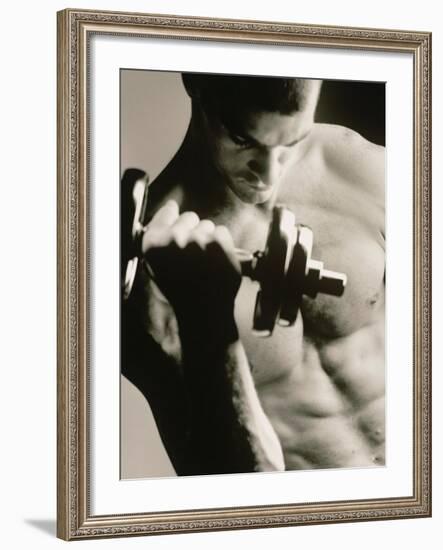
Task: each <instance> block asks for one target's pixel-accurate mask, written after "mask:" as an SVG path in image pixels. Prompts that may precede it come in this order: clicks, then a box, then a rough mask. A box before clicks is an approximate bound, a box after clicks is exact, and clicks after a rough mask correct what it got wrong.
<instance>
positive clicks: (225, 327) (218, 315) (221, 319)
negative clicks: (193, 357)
mask: <svg viewBox="0 0 443 550" xmlns="http://www.w3.org/2000/svg"><path fill="white" fill-rule="evenodd" d="M176 316H177V323H178V328H179V333H180V337H181V340H182V347H183V348H184V351H185V350H187V351H190V350H191V351H192V352H193V353H195V352H197V353H203V352H204V351H205V350H206V351H211V350H212V351H217V350H219V349H220V348H221V347H226V346H228V345H230V344H232V343H234V342H236V341H237V340H238V337H239V335H238V329H237V323H236V322H235V318H234V308H233V306H230V307H229V305H225V306H224V307H217V308H215V307H211V308H208V307H194V308H193V309H192V310H188V311H187V312H181V313H176ZM194 346H195V349H193V348H194Z"/></svg>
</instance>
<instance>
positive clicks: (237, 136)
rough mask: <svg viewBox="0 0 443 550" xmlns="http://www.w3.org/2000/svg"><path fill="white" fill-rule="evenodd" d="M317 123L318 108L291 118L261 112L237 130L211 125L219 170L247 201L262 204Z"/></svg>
mask: <svg viewBox="0 0 443 550" xmlns="http://www.w3.org/2000/svg"><path fill="white" fill-rule="evenodd" d="M313 123H314V108H312V107H307V108H306V109H304V110H301V111H296V112H294V113H292V114H289V115H282V114H280V113H278V112H267V111H265V112H259V113H252V114H250V115H248V116H247V117H246V118H245V119H244V120H243V121H242V122H241V123H240V124H239V126H238V127H237V128H235V130H234V129H231V128H230V129H228V128H226V127H225V126H223V125H222V124H221V123H215V122H208V125H207V127H208V132H207V136H206V137H207V138H208V141H209V145H210V150H211V153H212V157H213V162H214V164H215V167H216V169H217V170H218V172H219V173H220V174H221V176H222V177H223V179H224V181H225V183H226V185H228V187H229V188H230V189H231V190H232V191H233V192H234V193H235V195H236V196H237V197H238V198H240V199H241V200H242V201H243V202H246V203H250V204H261V203H264V202H266V201H267V200H269V199H270V198H271V197H272V195H273V193H274V192H275V191H276V189H277V188H278V186H279V183H280V181H281V179H282V177H283V175H284V173H285V169H286V168H287V167H288V164H289V162H290V161H291V160H293V159H294V157H295V153H296V151H297V150H300V146H302V145H301V144H302V142H303V140H304V139H305V138H306V137H307V136H308V135H309V133H310V131H311V128H312V126H313Z"/></svg>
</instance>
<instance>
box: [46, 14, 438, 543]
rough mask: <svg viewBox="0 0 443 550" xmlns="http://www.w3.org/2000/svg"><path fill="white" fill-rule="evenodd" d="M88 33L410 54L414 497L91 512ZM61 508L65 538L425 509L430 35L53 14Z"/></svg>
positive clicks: (397, 514) (401, 514) (399, 514)
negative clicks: (55, 35) (55, 21)
mask: <svg viewBox="0 0 443 550" xmlns="http://www.w3.org/2000/svg"><path fill="white" fill-rule="evenodd" d="M94 33H100V34H125V35H133V36H134V35H138V36H150V37H164V36H167V37H170V38H182V39H198V40H217V41H236V42H248V43H253V44H258V43H266V44H287V45H309V46H316V47H321V48H327V47H334V48H348V49H349V48H350V49H365V50H379V51H383V52H408V53H411V54H412V55H413V60H414V83H413V87H414V245H413V246H414V297H413V302H414V306H413V307H414V319H415V323H414V334H413V342H414V464H413V496H411V497H405V498H392V499H380V500H359V501H352V502H351V501H350V502H344V501H340V502H327V503H321V504H315V503H314V504H294V505H283V506H257V507H256V506H254V507H249V508H227V509H226V508H224V509H209V510H190V511H186V512H171V513H167V512H166V513H165V512H161V513H160V512H159V513H149V514H145V513H137V514H134V515H112V516H92V515H91V514H90V511H89V505H88V459H87V444H88V441H87V438H88V436H87V433H88V430H87V426H88V416H87V399H88V391H87V378H88V376H87V369H88V351H87V350H88V346H87V343H88V322H89V318H88V271H87V269H88V268H87V265H88V263H87V254H88V224H87V220H88V199H87V197H88V192H87V189H88V167H87V162H86V159H87V146H88V128H87V110H88V103H87V81H86V75H87V50H88V40H89V38H90V37H91V35H92V34H94ZM57 68H58V172H57V178H58V219H57V222H58V224H57V225H58V250H57V252H58V317H57V323H58V394H57V395H58V402H57V404H58V473H57V485H58V508H57V525H58V527H57V533H58V536H59V537H61V538H63V539H65V540H71V539H81V538H92V537H110V536H125V535H126V536H127V535H135V534H146V535H147V534H161V533H183V532H192V531H215V530H227V529H246V528H254V527H271V526H289V525H299V524H305V525H306V524H317V523H331V522H349V521H366V520H371V519H372V520H377V519H396V518H413V517H426V516H430V515H431V435H430V429H431V403H430V399H431V354H430V346H431V280H430V277H431V252H430V246H431V34H430V33H427V32H409V31H393V30H374V29H362V28H358V29H357V28H345V27H327V26H313V25H298V24H287V23H270V22H259V21H233V20H220V19H205V18H196V17H176V16H164V15H145V14H136V13H131V14H128V13H115V12H95V11H89V10H75V9H74V10H64V11H61V12H59V13H58V64H57Z"/></svg>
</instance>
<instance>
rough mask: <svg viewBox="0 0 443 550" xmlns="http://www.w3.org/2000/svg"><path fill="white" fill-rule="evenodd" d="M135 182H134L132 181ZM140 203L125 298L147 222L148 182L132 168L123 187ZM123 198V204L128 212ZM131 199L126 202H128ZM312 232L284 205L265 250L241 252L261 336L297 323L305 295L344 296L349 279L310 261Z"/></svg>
mask: <svg viewBox="0 0 443 550" xmlns="http://www.w3.org/2000/svg"><path fill="white" fill-rule="evenodd" d="M131 180H132V181H131ZM134 180H135V183H134V184H133V186H132V201H133V206H134V205H135V212H134V218H133V222H132V227H131V235H132V250H133V251H134V257H133V258H131V259H129V260H128V262H127V266H126V272H125V274H124V286H123V297H124V298H125V299H127V298H128V297H129V295H130V293H131V290H132V286H133V283H134V279H135V276H136V272H137V268H138V262H139V259H138V255H137V252H138V251H139V250H140V247H141V242H140V241H141V238H142V236H143V231H144V228H145V227H146V225H147V223H148V219H147V204H148V189H149V185H148V183H149V182H148V178H147V176H146V174H144V172H141V171H140V170H127V171H126V173H125V175H124V177H123V184H124V185H125V186H127V185H128V182H129V183H130V184H131V183H133V182H134ZM124 202H125V201H124V197H122V205H123V207H124V208H125V206H127V204H124ZM127 202H128V201H127V200H126V203H127ZM313 241H314V238H313V232H312V230H311V229H310V228H309V227H307V226H305V225H301V224H298V225H297V224H296V220H295V215H294V213H293V212H292V211H291V210H289V209H288V208H285V207H283V206H277V207H275V208H274V209H273V212H272V220H271V223H270V225H269V230H268V236H267V240H266V245H265V249H264V250H263V251H256V252H254V253H252V252H249V251H247V250H243V249H239V248H237V249H236V254H237V257H238V260H239V263H240V266H241V270H242V275H243V276H244V277H248V278H250V279H252V280H253V281H257V282H258V283H259V287H260V288H259V291H258V293H257V298H256V303H255V309H254V318H253V331H254V333H255V334H256V335H257V336H270V335H271V334H272V331H273V330H274V327H275V324H276V323H277V322H278V323H279V325H282V326H290V325H293V324H294V323H295V321H296V319H297V315H298V311H299V309H300V305H301V302H302V298H303V295H306V296H309V297H311V298H315V297H316V296H317V294H318V293H323V294H329V295H332V296H337V297H339V296H342V294H343V292H344V290H345V286H346V275H345V274H344V273H339V272H335V271H329V270H327V269H324V267H323V262H321V261H318V260H313V259H312V258H311V253H312V246H313Z"/></svg>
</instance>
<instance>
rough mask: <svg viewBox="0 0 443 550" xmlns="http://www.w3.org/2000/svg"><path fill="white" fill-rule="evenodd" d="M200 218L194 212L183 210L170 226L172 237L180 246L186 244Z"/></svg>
mask: <svg viewBox="0 0 443 550" xmlns="http://www.w3.org/2000/svg"><path fill="white" fill-rule="evenodd" d="M199 222H200V218H199V217H198V216H197V214H196V213H195V212H184V213H183V214H182V215H181V216H180V217H179V218H178V219H177V220H176V221H175V223H174V225H173V226H172V227H171V234H172V237H173V239H174V241H175V243H176V244H177V246H179V247H180V248H183V247H185V246H186V244H187V243H188V241H189V236H190V234H191V232H192V230H193V229H194V228H195V227H197V225H198V224H199Z"/></svg>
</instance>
